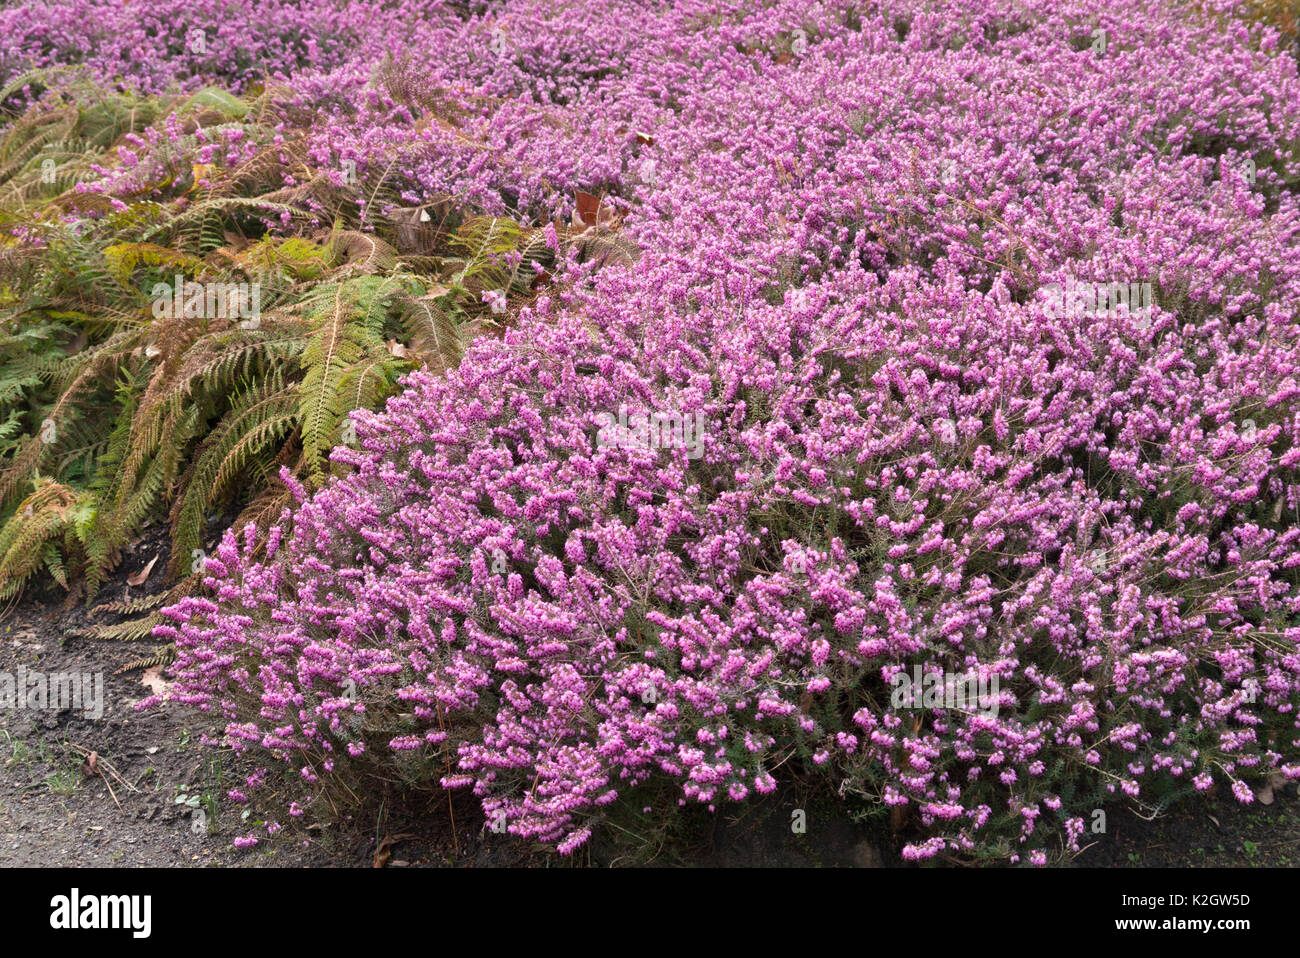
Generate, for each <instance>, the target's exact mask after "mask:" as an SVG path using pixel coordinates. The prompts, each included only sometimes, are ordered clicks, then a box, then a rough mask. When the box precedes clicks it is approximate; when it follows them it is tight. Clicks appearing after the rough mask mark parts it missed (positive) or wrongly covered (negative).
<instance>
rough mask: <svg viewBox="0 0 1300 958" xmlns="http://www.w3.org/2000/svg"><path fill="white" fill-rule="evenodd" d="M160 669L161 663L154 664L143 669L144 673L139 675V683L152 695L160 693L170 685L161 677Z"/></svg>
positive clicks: (161, 668)
mask: <svg viewBox="0 0 1300 958" xmlns="http://www.w3.org/2000/svg"><path fill="white" fill-rule="evenodd" d="M162 670H163V667H162V666H161V665H155V666H154V667H153V668H151V669H145V670H144V675H142V676H141V677H140V684H141V685H143V686H144V687H145V688H147V689H148V690H149V691H150V692H151V693H153V694H154V695H162V694H164V693H165V692H167V691H168V690H169V689H170V688H171V687H172V684H171V683H170V682H168V681H167V680H166V679H164V678H163V677H162Z"/></svg>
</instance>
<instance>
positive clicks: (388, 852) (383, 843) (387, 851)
mask: <svg viewBox="0 0 1300 958" xmlns="http://www.w3.org/2000/svg"><path fill="white" fill-rule="evenodd" d="M414 837H415V836H414V835H413V834H411V833H410V832H402V833H401V834H400V835H385V836H384V837H383V838H381V839H380V840H379V844H378V845H377V846H376V847H375V867H376V868H383V867H384V866H385V865H386V864H388V859H389V858H390V857H392V854H393V852H392V847H393V846H394V845H396V844H397V843H398V842H400V841H401V840H402V839H404V838H414Z"/></svg>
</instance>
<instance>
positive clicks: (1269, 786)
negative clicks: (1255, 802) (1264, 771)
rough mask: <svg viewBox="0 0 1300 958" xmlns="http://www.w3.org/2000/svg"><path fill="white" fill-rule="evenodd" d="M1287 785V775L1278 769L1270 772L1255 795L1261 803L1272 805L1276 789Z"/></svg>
mask: <svg viewBox="0 0 1300 958" xmlns="http://www.w3.org/2000/svg"><path fill="white" fill-rule="evenodd" d="M1285 785H1286V776H1285V775H1283V774H1282V773H1281V772H1278V771H1272V772H1269V774H1268V778H1266V779H1265V780H1264V784H1263V785H1261V786H1260V787H1259V788H1257V789H1255V797H1256V798H1258V799H1259V803H1260V804H1261V805H1272V804H1273V792H1274V790H1275V789H1279V788H1282V787H1284V786H1285Z"/></svg>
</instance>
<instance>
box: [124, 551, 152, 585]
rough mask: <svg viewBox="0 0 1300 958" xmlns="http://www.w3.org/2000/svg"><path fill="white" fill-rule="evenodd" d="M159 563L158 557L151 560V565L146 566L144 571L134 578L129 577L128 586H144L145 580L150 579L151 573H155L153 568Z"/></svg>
mask: <svg viewBox="0 0 1300 958" xmlns="http://www.w3.org/2000/svg"><path fill="white" fill-rule="evenodd" d="M157 562H158V556H156V555H155V556H154V557H153V558H152V559H150V560H149V564H148V565H146V566H145V567H144V568H143V569H141V570H140V571H139V572H137V573H136V574H135V575H133V576H128V577H127V580H126V584H127V585H144V583H145V580H146V579H148V578H149V573H150V572H152V571H153V567H154V565H155V564H156V563H157Z"/></svg>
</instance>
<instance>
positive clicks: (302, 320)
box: [0, 77, 591, 660]
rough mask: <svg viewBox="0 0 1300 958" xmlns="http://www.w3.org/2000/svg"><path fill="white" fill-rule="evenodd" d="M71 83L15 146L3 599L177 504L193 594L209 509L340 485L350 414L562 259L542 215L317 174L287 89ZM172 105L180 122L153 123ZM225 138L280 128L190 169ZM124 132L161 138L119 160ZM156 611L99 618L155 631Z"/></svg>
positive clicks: (75, 568)
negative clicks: (288, 475)
mask: <svg viewBox="0 0 1300 958" xmlns="http://www.w3.org/2000/svg"><path fill="white" fill-rule="evenodd" d="M45 79H46V80H48V79H49V78H48V77H46V78H45ZM27 81H28V82H35V83H37V85H38V86H39V85H40V83H41V78H39V77H37V78H33V77H28V78H27ZM60 89H61V91H62V92H61V93H60V94H59V95H57V96H47V97H45V98H43V99H42V101H41V102H40V103H39V104H38V105H37V106H35V107H32V108H30V109H29V110H27V111H26V112H25V113H23V114H22V115H20V116H14V117H11V122H10V123H9V125H8V127H7V131H6V133H5V135H4V137H3V140H0V599H13V598H14V597H15V596H17V595H18V594H19V593H20V592H21V590H22V588H23V586H24V584H25V583H26V582H27V581H28V580H30V579H32V578H33V577H40V576H48V577H49V578H50V579H52V580H53V581H55V582H58V583H59V584H60V585H62V586H64V587H65V588H74V587H76V584H77V583H78V582H81V581H83V580H84V585H85V587H86V592H87V601H90V599H92V598H93V596H94V594H95V592H96V590H97V589H98V588H99V586H100V585H101V584H102V583H103V581H104V578H105V576H107V575H108V573H109V572H110V571H111V570H112V569H113V568H114V566H115V564H116V563H117V562H118V561H119V560H120V557H121V554H122V550H123V548H124V547H125V546H126V544H127V543H128V542H130V540H131V539H132V538H133V537H134V536H135V535H137V534H138V532H139V531H140V529H141V528H142V527H143V526H145V525H146V524H147V523H149V522H151V521H153V520H155V519H157V518H160V517H164V516H165V518H166V520H167V522H168V524H169V528H170V535H171V544H172V548H171V559H170V563H169V566H168V574H169V578H170V579H171V580H172V581H173V582H175V583H177V584H176V586H175V589H180V590H182V591H184V590H186V589H188V588H190V587H191V586H193V585H194V584H195V582H196V580H197V576H194V575H189V573H190V572H191V569H190V563H191V555H192V554H193V552H194V550H196V549H200V548H202V545H203V540H204V534H205V532H206V529H207V525H208V521H209V517H211V516H212V515H213V514H214V513H218V514H219V513H225V512H228V511H235V512H238V518H237V519H236V522H238V523H239V524H241V525H242V524H244V523H246V522H249V521H253V522H259V523H266V522H269V521H272V520H274V519H276V518H278V516H279V515H280V512H281V510H282V509H283V508H284V506H285V505H286V504H287V503H288V491H287V490H286V489H285V488H284V486H283V484H282V483H280V482H279V480H278V478H277V477H278V472H279V470H280V468H281V467H288V468H289V469H290V470H291V471H292V472H293V473H294V474H295V475H296V476H297V477H298V478H299V479H300V480H301V481H302V482H304V483H305V484H306V486H307V487H308V488H309V489H310V488H314V487H317V486H319V485H320V484H321V483H322V482H324V481H326V480H327V479H328V478H329V476H330V475H331V466H330V463H329V453H330V450H331V448H333V446H335V445H336V444H339V443H341V442H346V441H347V440H348V435H347V434H348V430H347V416H348V413H349V412H350V411H352V410H353V409H358V408H369V409H373V408H376V407H378V406H379V405H381V404H382V403H383V402H384V401H385V399H386V398H387V397H388V396H390V395H391V394H392V393H393V392H394V390H395V389H396V387H397V383H398V381H399V379H400V377H401V376H402V375H403V374H404V373H406V372H408V371H410V370H413V369H416V368H420V367H421V366H425V365H428V366H430V367H433V368H436V369H446V368H449V367H452V366H454V365H455V364H456V363H457V362H459V359H460V357H461V354H462V351H463V345H464V341H465V339H466V338H467V337H468V336H469V335H471V334H472V333H475V332H478V331H481V330H482V329H484V328H488V327H491V326H493V325H495V324H496V323H495V321H494V319H493V317H492V313H491V310H490V308H489V306H488V305H487V304H485V303H484V301H483V294H484V293H485V292H488V291H497V290H500V291H501V292H502V293H503V294H505V295H506V296H507V297H508V299H509V301H510V302H511V303H513V304H515V305H518V304H519V303H520V302H521V301H524V300H526V299H528V298H530V297H531V296H532V295H533V288H534V286H535V285H536V284H537V282H538V280H539V276H543V274H539V272H538V270H537V268H536V266H535V265H534V264H542V265H544V266H547V267H550V266H551V265H553V264H554V262H555V255H556V251H555V250H553V249H551V248H549V247H547V245H546V243H545V242H544V239H543V232H542V231H541V230H540V229H536V228H530V227H527V226H524V225H521V224H519V223H516V222H515V221H513V220H510V219H507V218H503V217H495V218H494V217H475V216H472V215H462V214H460V213H457V214H456V215H447V216H444V217H443V219H442V221H441V222H440V223H439V226H438V228H437V229H425V228H423V223H424V222H425V221H426V220H427V219H428V217H427V215H422V214H423V212H424V211H422V210H419V209H416V210H410V209H404V208H402V207H400V206H399V205H398V201H397V197H396V187H395V185H394V184H393V183H391V182H389V179H388V175H387V173H383V174H377V175H375V176H373V177H372V178H371V179H370V180H364V179H363V181H362V182H358V183H355V184H351V185H345V186H340V185H339V184H338V183H337V182H336V179H337V177H331V176H328V175H326V174H325V173H323V172H322V171H320V170H316V169H313V168H312V167H311V164H310V163H309V162H308V161H307V159H306V158H305V155H306V150H305V149H304V148H303V145H302V144H303V136H302V130H301V128H300V127H298V126H295V125H294V124H295V117H294V114H293V111H291V110H288V109H287V108H282V107H281V103H280V99H279V94H278V93H277V91H275V90H268V91H266V92H263V93H262V94H260V95H259V96H258V97H257V98H256V99H253V100H249V101H244V100H240V99H238V98H236V97H234V96H231V95H230V94H229V93H227V92H225V91H223V90H219V89H216V88H208V89H205V90H201V91H199V93H197V94H194V95H192V96H189V97H172V98H168V97H153V98H140V97H136V96H133V95H125V94H117V93H109V92H106V91H101V90H96V89H94V88H91V87H85V86H77V85H76V83H75V82H73V83H72V85H70V86H69V85H64V86H61V87H60ZM0 94H2V95H0V105H2V104H3V103H4V102H5V97H7V96H9V95H10V94H8V93H3V91H0ZM169 117H170V118H173V119H174V122H172V123H170V124H169V125H170V128H171V130H172V132H171V133H170V134H168V135H161V136H154V137H146V133H147V130H146V128H147V127H150V126H152V127H153V128H154V129H156V130H157V129H162V128H163V121H165V120H168V118H169ZM308 119H309V118H300V119H298V120H297V121H296V122H298V123H303V122H307V120H308ZM230 130H239V131H240V134H241V137H240V142H241V143H251V144H254V145H256V146H258V147H262V146H266V145H269V144H272V142H273V141H274V140H275V138H276V137H277V136H279V137H280V139H279V141H278V142H276V143H275V147H274V149H258V150H257V151H256V152H255V153H254V154H253V155H252V158H251V159H248V160H245V161H242V162H240V163H238V164H234V165H226V164H225V163H224V162H222V161H220V160H214V161H212V162H211V163H207V164H198V163H196V162H195V159H194V157H195V154H196V153H197V150H198V148H199V146H200V145H201V142H200V137H199V136H198V135H197V134H198V132H199V131H205V132H206V133H207V134H208V136H209V137H214V136H215V135H216V134H218V133H222V132H224V131H230ZM128 134H134V136H135V137H137V138H141V139H132V140H131V141H129V142H130V143H131V146H132V149H133V150H136V151H137V152H141V148H140V146H139V144H140V143H141V142H142V139H144V138H147V139H148V142H149V144H150V145H149V150H151V151H152V152H149V153H148V156H147V157H142V158H141V160H140V164H139V166H138V167H137V168H135V169H132V170H130V171H122V170H120V168H119V167H118V164H119V153H118V148H119V147H120V146H122V145H124V143H125V142H127V141H124V139H123V138H124V137H125V136H126V135H128ZM144 152H148V151H144ZM50 160H52V161H53V163H49V162H46V161H50ZM93 168H98V169H99V170H100V171H102V170H104V169H107V170H109V171H110V173H114V172H115V168H117V172H122V173H124V174H126V175H122V176H114V175H110V176H109V177H108V178H106V179H105V178H103V176H102V172H101V173H96V172H94V170H93ZM51 169H54V170H55V173H54V174H53V175H51V172H50V171H51ZM78 183H80V184H82V185H81V187H80V188H79V189H77V188H74V187H77V184H78ZM286 183H292V184H295V185H294V186H292V187H287V186H286V185H285V184H286ZM86 184H93V185H92V187H91V189H89V190H87V189H86V188H85V185H86ZM363 206H364V208H365V209H366V210H367V214H366V215H367V219H366V222H365V223H363V222H362V218H361V214H360V210H361V209H362V208H363ZM448 224H451V225H450V226H449V225H448ZM588 232H590V231H588ZM564 235H566V236H567V235H568V233H567V232H566V233H565V234H564ZM590 241H591V236H586V237H585V238H583V239H581V240H580V243H584V242H590ZM543 278H544V277H543ZM177 282H179V283H182V284H186V283H197V284H201V285H200V286H199V287H198V288H199V289H200V290H201V291H202V292H201V293H200V295H199V296H198V298H197V299H195V298H194V297H193V296H191V291H190V288H189V287H183V288H182V295H181V297H180V303H179V304H177V303H176V301H175V300H174V299H173V293H172V290H173V289H174V284H175V283H177ZM164 286H165V287H167V290H168V291H167V293H166V295H165V296H164V295H163V294H162V291H161V287H164ZM254 289H255V290H256V291H257V295H256V297H254V296H252V291H253V290H254ZM213 290H216V291H217V292H215V293H213V292H212V291H213ZM222 290H242V291H243V292H244V294H245V296H247V297H248V298H246V299H245V300H244V301H243V302H244V305H245V306H246V307H248V306H249V304H251V303H257V304H258V306H259V307H260V308H259V310H257V311H252V310H250V309H247V308H246V310H245V312H242V313H241V312H240V311H239V310H238V309H237V308H236V307H234V306H231V307H230V308H225V307H224V306H223V305H222V304H223V303H227V304H228V303H230V302H235V303H238V302H239V301H238V300H223V299H222V298H221V297H222V296H224V295H225V294H224V293H223V292H221V291H222ZM214 296H215V299H214ZM214 303H215V304H216V308H215V310H214V309H213V308H212V306H213V304H214ZM174 305H181V307H182V308H181V309H180V310H176V309H173V308H171V307H173V306H174ZM250 315H251V316H252V318H251V319H250V318H249V317H250ZM502 318H504V317H502ZM187 576H188V577H187ZM173 591H175V590H173ZM109 611H117V612H119V613H121V614H125V615H133V616H138V615H139V614H140V613H145V612H148V611H149V610H148V609H145V608H139V609H130V610H127V609H110V610H109ZM152 622H153V619H152V617H146V618H145V619H139V618H133V619H129V620H128V621H126V622H123V623H119V624H118V625H113V626H107V627H104V628H103V629H101V630H100V632H101V634H104V635H112V636H113V637H119V638H143V637H144V636H145V635H146V634H147V629H148V627H149V626H150V625H151V624H152ZM151 660H152V659H151Z"/></svg>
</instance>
